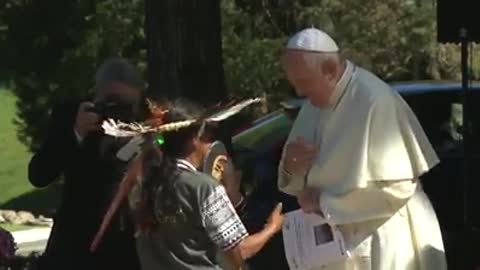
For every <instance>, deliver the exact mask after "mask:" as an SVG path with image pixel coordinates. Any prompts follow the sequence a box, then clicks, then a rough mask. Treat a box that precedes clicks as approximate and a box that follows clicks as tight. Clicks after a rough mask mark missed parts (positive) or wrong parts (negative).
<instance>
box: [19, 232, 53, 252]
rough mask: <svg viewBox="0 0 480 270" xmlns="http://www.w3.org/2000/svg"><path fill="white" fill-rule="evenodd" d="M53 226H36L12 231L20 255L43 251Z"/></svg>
mask: <svg viewBox="0 0 480 270" xmlns="http://www.w3.org/2000/svg"><path fill="white" fill-rule="evenodd" d="M50 231H51V228H49V227H46V228H36V229H30V230H24V231H15V232H13V233H12V235H13V238H14V239H15V242H16V243H17V246H18V250H17V254H19V255H29V254H30V253H32V252H40V253H41V252H43V251H44V250H45V246H46V244H47V240H48V237H49V236H50Z"/></svg>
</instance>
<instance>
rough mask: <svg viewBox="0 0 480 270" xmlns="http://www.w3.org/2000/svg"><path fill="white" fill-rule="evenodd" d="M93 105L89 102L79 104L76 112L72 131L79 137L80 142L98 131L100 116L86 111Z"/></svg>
mask: <svg viewBox="0 0 480 270" xmlns="http://www.w3.org/2000/svg"><path fill="white" fill-rule="evenodd" d="M94 106H95V105H94V104H93V103H91V102H83V103H80V106H79V107H78V111H77V118H76V120H75V126H74V131H75V133H76V134H77V136H79V137H80V138H79V139H80V141H81V140H82V139H83V138H85V137H86V136H87V135H88V133H90V132H92V131H98V130H100V129H101V128H102V127H101V123H100V116H99V115H98V114H96V113H94V112H90V111H88V109H90V108H93V107H94Z"/></svg>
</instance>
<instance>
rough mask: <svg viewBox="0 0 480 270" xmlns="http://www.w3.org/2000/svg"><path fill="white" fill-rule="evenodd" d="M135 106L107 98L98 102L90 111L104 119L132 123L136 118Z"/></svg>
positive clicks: (118, 99)
mask: <svg viewBox="0 0 480 270" xmlns="http://www.w3.org/2000/svg"><path fill="white" fill-rule="evenodd" d="M133 107H134V104H132V103H131V102H128V101H125V100H122V99H120V98H114V97H111V98H107V99H105V100H102V101H100V102H96V103H95V104H94V106H93V107H92V108H89V109H88V111H90V112H93V113H96V114H98V115H100V117H101V118H103V119H109V118H111V119H115V120H120V121H124V122H128V121H132V120H133V119H134V118H135V115H134V110H133Z"/></svg>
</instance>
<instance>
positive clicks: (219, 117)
mask: <svg viewBox="0 0 480 270" xmlns="http://www.w3.org/2000/svg"><path fill="white" fill-rule="evenodd" d="M262 101H263V99H262V98H251V99H247V100H245V101H242V102H240V103H238V104H236V105H234V106H232V107H230V108H228V109H226V110H223V111H221V112H218V113H215V114H214V115H212V116H210V117H208V118H207V119H206V121H212V122H220V121H223V120H225V119H227V118H229V117H231V116H232V115H235V114H237V113H239V112H240V111H241V110H243V109H245V108H246V107H248V106H250V105H252V104H254V103H258V102H262Z"/></svg>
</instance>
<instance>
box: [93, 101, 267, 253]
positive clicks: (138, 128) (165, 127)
mask: <svg viewBox="0 0 480 270" xmlns="http://www.w3.org/2000/svg"><path fill="white" fill-rule="evenodd" d="M262 101H263V99H261V98H252V99H247V100H244V101H242V102H239V103H236V104H232V103H230V104H226V105H223V106H222V105H217V106H215V107H214V110H213V112H212V113H208V114H206V115H205V116H204V117H201V118H199V119H186V120H184V121H179V122H171V123H167V122H166V121H165V119H166V118H167V117H166V116H167V114H168V112H169V110H168V108H167V107H166V106H160V105H158V104H156V103H154V102H152V101H151V100H147V104H148V108H149V110H150V115H151V117H150V119H148V120H146V121H145V122H142V123H136V122H135V123H123V122H121V121H117V120H114V119H107V120H105V121H104V122H103V124H102V128H103V130H104V132H105V134H107V135H110V136H113V137H135V136H139V135H140V136H141V135H144V134H151V133H158V134H160V137H157V143H158V144H163V143H164V141H163V137H162V136H161V134H162V133H163V132H171V131H176V130H179V129H182V128H186V127H189V126H191V125H192V124H194V123H196V124H200V130H199V133H200V134H201V133H203V131H204V129H205V126H206V125H207V124H209V123H218V122H221V121H224V120H225V119H227V118H229V117H231V116H233V115H235V114H237V113H239V112H240V111H241V110H243V109H244V108H246V107H248V106H250V105H252V104H255V103H259V102H262ZM200 134H199V135H200ZM141 156H142V153H140V154H139V155H137V157H136V158H134V159H133V160H132V162H131V164H130V168H129V170H128V171H127V174H126V175H125V177H124V178H123V180H122V182H121V183H120V185H119V187H118V190H117V193H116V194H115V196H114V198H113V200H112V202H111V204H110V207H109V209H108V211H107V213H106V214H105V216H104V217H103V221H102V224H101V226H100V228H99V230H98V231H97V234H96V235H95V238H94V240H93V242H92V244H91V245H90V251H91V252H94V251H95V250H96V248H97V247H98V244H99V243H100V241H101V239H102V237H103V234H104V233H105V231H106V229H107V227H108V225H109V224H110V221H111V219H112V218H113V216H114V214H115V213H116V211H117V209H118V208H119V207H120V205H121V203H122V202H123V201H124V199H125V198H126V197H127V195H128V193H129V192H130V190H131V189H132V188H133V187H134V186H135V184H136V183H137V182H138V177H137V175H138V173H139V172H140V171H141V170H142V164H141V162H140V160H141Z"/></svg>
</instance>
